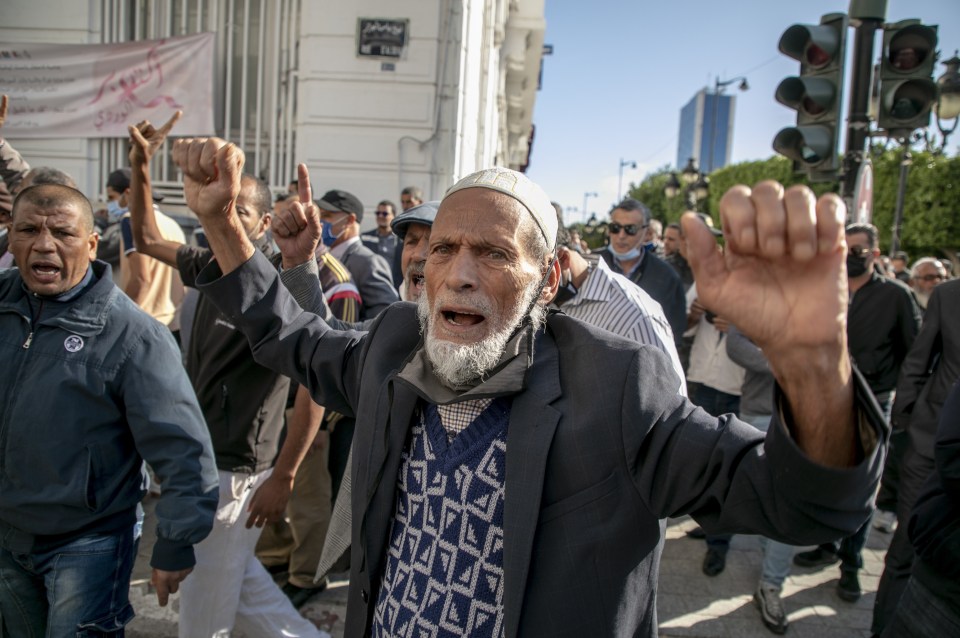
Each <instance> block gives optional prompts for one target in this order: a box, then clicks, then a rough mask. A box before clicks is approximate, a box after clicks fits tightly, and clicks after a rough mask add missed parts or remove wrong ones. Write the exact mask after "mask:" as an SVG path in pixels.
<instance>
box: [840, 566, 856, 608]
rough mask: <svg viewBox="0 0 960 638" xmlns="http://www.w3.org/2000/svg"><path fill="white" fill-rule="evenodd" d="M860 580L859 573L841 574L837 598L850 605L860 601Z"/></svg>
mask: <svg viewBox="0 0 960 638" xmlns="http://www.w3.org/2000/svg"><path fill="white" fill-rule="evenodd" d="M860 594H861V591H860V580H859V579H858V578H857V572H855V571H853V572H844V571H841V572H840V582H839V583H837V596H839V597H840V598H841V600H845V601H847V602H848V603H855V602H857V601H858V600H860Z"/></svg>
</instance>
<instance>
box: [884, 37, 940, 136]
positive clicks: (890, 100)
mask: <svg viewBox="0 0 960 638" xmlns="http://www.w3.org/2000/svg"><path fill="white" fill-rule="evenodd" d="M936 50H937V27H935V26H925V25H922V24H920V21H919V20H903V21H902V22H897V23H896V24H888V25H885V26H884V29H883V55H882V57H881V58H880V84H879V87H880V88H879V93H880V94H879V100H878V103H879V104H878V112H877V127H878V128H880V129H883V130H884V131H887V133H888V134H889V135H890V136H891V137H906V136H907V135H909V134H910V132H911V131H913V130H914V129H918V128H925V127H926V126H928V125H929V124H930V110H931V109H932V108H933V105H934V104H936V102H937V85H936V83H935V82H934V81H933V66H934V63H935V62H936V59H937V56H936Z"/></svg>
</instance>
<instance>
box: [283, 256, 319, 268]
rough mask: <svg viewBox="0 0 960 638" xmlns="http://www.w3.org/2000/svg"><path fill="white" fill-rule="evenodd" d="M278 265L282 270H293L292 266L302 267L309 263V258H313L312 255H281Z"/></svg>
mask: <svg viewBox="0 0 960 638" xmlns="http://www.w3.org/2000/svg"><path fill="white" fill-rule="evenodd" d="M282 257H283V258H282V259H281V261H280V265H281V266H282V268H283V269H284V270H293V269H294V268H303V267H306V266H307V264H309V263H310V260H311V259H313V255H305V256H304V255H291V256H289V257H288V256H287V255H282Z"/></svg>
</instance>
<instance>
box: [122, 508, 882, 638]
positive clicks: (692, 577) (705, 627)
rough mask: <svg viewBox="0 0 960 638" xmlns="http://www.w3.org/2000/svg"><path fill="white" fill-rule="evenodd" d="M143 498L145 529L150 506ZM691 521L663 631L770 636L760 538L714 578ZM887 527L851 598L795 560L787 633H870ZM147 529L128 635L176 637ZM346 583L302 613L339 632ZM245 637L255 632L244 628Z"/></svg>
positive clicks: (825, 574)
mask: <svg viewBox="0 0 960 638" xmlns="http://www.w3.org/2000/svg"><path fill="white" fill-rule="evenodd" d="M154 502H155V501H149V502H148V503H147V512H148V522H147V525H146V526H145V529H146V531H147V533H149V530H150V528H152V527H153V526H152V525H151V524H150V523H149V516H150V514H151V513H152V506H153V503H154ZM693 526H694V523H693V521H692V520H690V519H687V518H684V519H677V520H672V521H670V524H669V526H668V528H667V542H666V546H665V549H664V552H663V562H662V565H661V569H660V595H659V605H658V608H659V615H660V636H662V637H680V636H684V637H691V638H734V637H736V638H769V637H770V636H772V635H773V634H772V633H770V632H769V631H768V630H767V629H766V628H765V627H764V626H763V623H762V622H761V621H760V616H759V614H758V612H757V609H756V606H755V605H754V603H753V598H752V597H753V590H754V588H755V587H756V584H757V578H758V577H759V573H760V563H761V554H760V546H759V543H758V541H757V539H756V537H753V536H737V537H734V539H733V543H732V547H731V551H730V554H729V556H728V559H727V568H726V570H725V571H724V572H723V573H722V574H720V575H719V576H716V577H714V578H708V577H707V576H704V575H703V573H702V572H701V571H700V564H701V562H702V560H703V555H704V552H705V545H704V543H703V541H698V540H692V539H689V538H687V537H686V536H685V534H684V531H686V530H687V529H690V528H692V527H693ZM889 542H890V534H884V533H881V532H878V531H877V530H875V529H872V530H871V531H870V539H869V541H868V543H867V549H866V550H865V551H864V557H863V559H864V569H863V570H862V571H861V572H860V585H861V587H862V588H863V590H864V595H863V597H862V598H861V599H860V601H859V602H857V603H855V604H851V603H846V602H843V601H842V600H840V599H839V598H838V597H837V595H836V593H835V588H836V584H837V579H838V578H839V569H838V568H837V567H836V566H832V567H828V568H826V569H822V570H811V569H802V568H799V567H794V569H793V573H792V574H791V575H790V577H789V578H788V579H787V582H786V585H785V587H784V592H783V599H784V604H785V605H786V607H787V611H788V613H789V618H790V628H789V629H788V630H787V635H788V636H792V637H793V638H868V637H869V636H870V614H871V610H872V609H873V600H874V595H875V593H876V590H877V583H878V581H879V579H880V573H881V572H882V570H883V556H884V553H885V550H886V546H887V544H888V543H889ZM151 548H152V537H151V536H150V535H145V537H144V542H143V543H142V544H141V547H140V556H139V557H138V560H137V565H136V568H135V569H134V582H133V584H132V586H131V592H130V597H131V601H132V602H133V606H134V608H135V609H136V610H137V618H136V619H134V621H133V622H132V623H131V624H130V625H129V627H128V632H127V635H128V636H131V638H175V637H176V636H177V625H176V621H177V608H178V606H179V599H178V596H176V595H175V596H173V597H172V599H171V604H170V605H169V606H168V607H167V608H165V609H161V608H160V607H159V606H158V605H157V601H156V596H155V595H154V594H153V593H152V592H150V591H148V585H147V583H148V582H149V577H150V571H149V567H148V566H147V561H148V560H149V556H150V551H151ZM346 596H347V583H346V580H345V578H338V579H335V580H333V581H332V582H331V585H330V587H329V588H328V589H327V590H326V591H325V592H323V593H322V594H319V595H318V596H316V597H314V598H313V599H312V600H310V601H309V602H308V603H307V604H306V605H305V606H304V607H303V609H302V612H303V613H304V615H305V616H307V617H308V618H310V619H311V620H313V621H314V622H315V623H316V624H317V625H318V626H320V627H321V628H323V629H325V630H327V631H329V632H331V634H332V635H333V636H334V637H336V638H339V637H340V636H342V635H343V619H344V617H345V616H346ZM246 638H260V637H257V636H248V637H246Z"/></svg>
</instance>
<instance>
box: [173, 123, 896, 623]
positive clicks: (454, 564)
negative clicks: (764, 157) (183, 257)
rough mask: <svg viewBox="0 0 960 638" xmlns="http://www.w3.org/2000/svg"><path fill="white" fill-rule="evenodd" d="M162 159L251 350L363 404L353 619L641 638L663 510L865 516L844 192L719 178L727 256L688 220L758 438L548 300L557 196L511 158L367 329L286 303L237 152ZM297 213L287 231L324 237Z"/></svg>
mask: <svg viewBox="0 0 960 638" xmlns="http://www.w3.org/2000/svg"><path fill="white" fill-rule="evenodd" d="M174 156H175V160H176V162H177V163H178V165H179V166H180V167H181V168H182V170H183V172H184V178H185V181H184V187H185V194H186V197H187V201H188V204H189V205H190V208H191V209H192V210H193V211H194V212H196V213H197V215H198V216H199V218H200V219H201V221H202V223H203V224H204V226H205V229H206V232H207V235H208V237H209V239H210V244H211V246H212V248H213V250H214V252H215V254H216V256H217V261H216V262H215V263H212V264H211V265H210V266H209V267H208V268H207V269H206V270H205V271H204V272H203V273H202V274H201V280H202V281H201V286H202V287H203V289H204V291H205V293H206V294H208V295H210V296H211V298H212V299H215V300H216V302H217V303H218V304H219V305H220V306H221V307H222V308H223V310H224V312H225V313H226V314H227V315H228V316H229V317H231V320H232V321H235V322H236V325H237V326H238V328H239V329H241V330H243V331H244V332H245V334H246V335H247V337H248V339H249V340H250V343H251V344H252V348H253V350H254V352H255V356H256V357H257V358H258V360H260V361H262V362H263V363H264V364H265V365H268V366H271V367H275V368H277V369H278V370H282V371H283V373H284V374H289V375H291V376H292V377H293V378H295V379H297V380H298V381H299V382H301V383H303V384H304V385H306V386H307V387H308V388H309V390H310V392H311V394H312V396H313V397H314V399H315V400H316V401H317V402H318V403H320V404H322V405H326V406H329V407H331V408H332V409H336V410H338V411H343V412H344V413H348V414H354V415H355V416H356V419H357V431H356V438H355V441H354V445H355V450H356V454H355V458H354V462H353V467H352V479H353V500H352V515H353V520H354V523H355V524H354V527H353V542H352V550H351V574H350V579H351V582H350V592H349V600H348V611H347V620H346V628H345V635H346V636H366V635H373V636H382V635H402V636H409V635H420V633H421V632H422V631H426V632H429V633H430V634H431V635H438V636H462V635H471V636H504V635H509V636H514V635H521V636H558V635H565V636H582V635H617V636H655V635H656V631H657V622H656V579H657V571H658V566H659V556H660V549H661V547H662V537H661V534H660V527H659V524H658V521H659V519H660V518H664V517H667V516H678V515H682V514H691V515H692V516H693V517H694V518H695V519H696V520H697V521H698V522H699V523H700V524H701V525H702V526H703V528H704V529H705V530H707V531H708V532H709V533H720V532H748V533H759V534H764V535H766V536H769V537H774V538H777V539H779V540H782V541H784V542H790V543H794V544H810V543H812V542H815V541H817V540H823V539H829V538H835V537H839V536H842V535H843V534H846V533H849V532H851V531H853V530H855V529H857V527H858V526H859V525H860V523H861V522H862V521H863V520H865V519H866V516H867V514H868V513H869V507H870V502H871V499H872V496H873V492H874V489H875V487H876V481H877V479H878V477H879V473H880V469H881V467H882V454H883V452H882V450H883V447H884V445H883V444H884V440H885V438H886V436H887V432H886V429H885V427H886V426H885V423H884V422H883V421H882V419H881V418H880V417H879V415H878V414H877V412H876V409H875V406H874V404H873V403H872V402H871V400H870V398H869V391H868V390H867V389H866V388H865V386H863V384H862V381H861V380H860V379H858V378H857V377H856V374H855V373H854V371H853V368H852V366H851V364H850V361H849V358H848V357H847V355H846V332H845V330H844V326H845V318H846V275H845V270H844V257H845V243H844V237H843V217H844V207H843V204H842V202H841V201H840V199H839V198H837V197H836V196H834V195H826V196H823V197H822V198H820V200H819V201H817V200H815V198H814V196H813V194H812V193H811V192H810V191H809V190H808V189H806V188H805V187H794V188H791V189H788V190H784V189H783V188H782V187H781V186H780V185H779V184H775V183H772V182H766V183H761V184H759V185H757V186H756V187H755V188H754V189H752V190H751V189H749V188H747V187H744V186H739V187H735V188H733V189H731V191H729V192H728V193H727V194H726V195H725V196H724V198H723V200H722V203H721V214H722V217H723V227H724V229H725V236H726V241H727V247H728V248H727V250H726V251H725V253H720V252H719V251H718V250H717V248H716V243H715V240H714V239H713V237H712V236H711V235H710V233H709V231H708V230H707V229H706V228H704V227H702V222H701V221H700V220H699V219H698V218H697V217H696V216H691V215H687V216H685V218H684V220H683V223H684V231H685V235H686V236H687V241H688V247H689V248H690V251H689V258H690V261H691V264H692V266H693V267H694V269H695V270H696V273H697V280H698V281H699V282H701V285H702V287H703V292H702V293H701V297H706V299H705V301H706V303H707V304H708V305H710V306H711V307H714V308H715V309H716V312H718V313H722V314H723V315H724V316H727V317H729V318H730V320H731V321H732V322H734V323H736V324H737V325H738V326H739V327H740V328H741V330H742V331H743V332H744V334H747V335H748V336H750V337H751V338H752V339H753V340H754V341H755V342H756V343H757V344H758V345H760V346H761V347H762V348H763V349H764V351H765V352H766V353H767V356H768V357H769V360H770V365H771V369H772V370H773V372H774V375H775V377H776V379H777V382H778V390H777V395H776V398H775V401H776V403H775V404H776V410H775V415H774V418H773V422H772V423H771V425H770V429H769V432H768V434H767V435H766V438H764V435H763V434H762V433H760V432H759V431H757V430H755V429H754V428H752V427H750V426H749V425H746V424H744V423H742V422H740V421H738V420H737V419H736V418H734V417H732V416H730V415H725V416H723V417H720V418H714V417H711V416H709V415H708V414H706V413H705V412H703V411H702V410H700V409H698V408H697V407H695V406H693V405H691V404H690V403H689V402H688V401H687V400H686V399H685V398H684V397H683V396H681V395H680V394H679V393H678V392H677V390H678V388H679V379H678V378H677V376H676V374H675V373H674V372H673V370H672V368H671V366H670V363H669V360H668V357H667V356H666V355H664V354H663V353H662V352H661V351H659V350H657V349H655V348H652V347H650V346H641V345H638V344H636V343H632V342H630V341H627V340H625V339H622V338H620V337H617V336H615V335H613V334H612V333H608V332H605V331H602V330H599V329H596V328H594V327H591V326H588V325H586V324H584V323H582V322H579V321H577V320H575V319H571V318H569V317H566V316H564V315H563V314H562V313H552V314H550V315H548V316H546V317H545V316H544V314H545V313H544V310H543V306H545V305H546V303H547V302H548V301H549V299H551V298H552V297H553V295H554V293H555V291H556V288H557V285H558V283H559V281H560V269H559V266H558V265H557V263H556V260H555V255H554V250H555V241H556V232H557V222H556V215H555V214H554V212H553V209H552V207H551V206H550V200H549V198H547V196H546V194H545V193H544V192H543V191H542V190H541V189H540V188H539V187H538V186H537V185H535V184H534V183H533V182H531V181H530V180H529V179H528V178H526V177H525V176H524V175H522V174H520V173H516V172H514V171H511V170H508V169H502V168H493V169H488V170H484V171H480V172H478V173H474V174H473V175H470V176H468V177H465V178H463V179H462V180H460V181H459V182H457V183H456V184H455V185H454V186H453V187H452V188H451V189H450V190H449V191H448V192H447V194H446V196H445V197H444V199H443V201H442V203H441V205H440V209H439V211H438V213H437V218H436V221H435V222H434V225H433V229H432V232H431V236H430V248H429V255H428V257H427V263H426V269H425V273H424V275H425V291H426V295H425V297H424V296H421V301H420V303H419V312H418V311H417V310H415V308H414V306H413V305H411V304H403V303H398V304H394V305H393V306H391V307H390V308H388V309H387V310H386V311H384V312H383V313H381V315H380V316H379V317H378V319H377V321H376V322H374V324H373V326H371V328H370V330H369V332H367V333H364V334H361V333H356V332H349V331H347V332H339V331H335V330H332V329H331V328H330V327H328V326H327V325H326V324H325V323H324V322H323V321H322V320H321V319H320V318H319V317H317V316H316V315H312V314H309V313H304V312H302V311H301V310H300V309H299V306H297V304H296V303H295V302H294V301H293V299H292V298H290V296H289V293H287V292H286V290H285V289H284V288H283V287H282V286H281V285H279V283H278V281H277V274H276V272H274V270H273V269H271V268H270V267H269V265H268V264H266V263H265V261H264V260H263V259H262V258H261V257H260V256H259V255H258V254H257V253H256V251H255V250H254V249H253V247H252V246H250V245H249V244H248V243H247V242H246V241H245V239H244V235H243V232H242V227H241V226H240V225H239V223H238V221H237V219H236V214H235V212H234V210H233V208H234V200H235V198H236V194H237V192H238V190H239V179H240V172H241V169H242V166H243V154H242V152H241V151H240V150H239V149H237V148H236V147H235V146H234V145H232V144H227V143H225V142H224V141H223V140H217V139H208V140H202V139H201V140H183V141H180V142H178V144H177V145H176V146H175V148H174ZM307 201H309V199H307ZM301 208H302V209H303V210H302V215H301V216H300V217H299V218H298V223H297V228H296V229H293V230H292V232H290V233H289V234H288V235H287V236H281V235H277V237H276V239H277V241H278V243H279V244H280V245H281V246H282V245H283V244H285V243H288V242H289V243H290V244H293V245H297V244H298V243H300V242H302V243H303V244H304V245H306V244H308V243H310V242H312V241H315V240H316V238H317V237H319V233H320V226H319V223H318V221H317V214H316V211H315V210H313V207H312V206H311V205H309V204H307V205H305V206H301ZM551 220H552V221H551ZM421 331H422V333H421ZM450 359H455V360H456V361H457V363H456V364H455V365H451V364H450V363H449V360H450ZM480 359H482V360H483V362H485V363H478V360H480ZM465 369H466V370H465Z"/></svg>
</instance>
